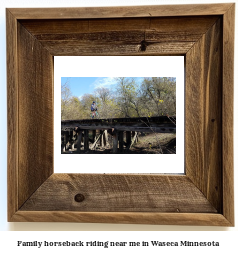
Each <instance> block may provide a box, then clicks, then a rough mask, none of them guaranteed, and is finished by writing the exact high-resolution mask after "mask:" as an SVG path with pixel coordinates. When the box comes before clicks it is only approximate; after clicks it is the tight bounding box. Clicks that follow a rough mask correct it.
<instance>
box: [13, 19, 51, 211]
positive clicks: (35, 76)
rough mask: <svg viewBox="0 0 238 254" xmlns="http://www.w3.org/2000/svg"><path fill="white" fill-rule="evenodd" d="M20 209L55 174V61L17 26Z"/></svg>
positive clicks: (19, 25)
mask: <svg viewBox="0 0 238 254" xmlns="http://www.w3.org/2000/svg"><path fill="white" fill-rule="evenodd" d="M18 49H19V50H18V57H19V58H18V59H19V65H18V66H19V74H18V78H19V104H18V105H19V109H18V113H19V116H20V118H19V133H18V134H19V136H18V142H19V158H18V163H19V169H18V176H19V179H18V189H19V193H18V206H19V207H20V206H21V205H22V204H23V203H24V202H25V201H26V200H27V199H28V198H29V197H30V196H31V195H32V193H33V192H35V191H36V189H37V188H38V187H39V186H40V185H41V184H42V183H43V182H44V181H45V180H46V179H47V178H48V177H49V176H50V175H51V174H52V173H53V58H52V56H51V55H50V54H49V53H48V51H47V50H46V49H44V48H42V46H41V44H40V43H39V42H38V41H37V40H36V39H35V38H34V37H33V36H31V34H29V33H28V31H26V29H25V28H24V27H23V26H22V25H21V24H19V23H18Z"/></svg>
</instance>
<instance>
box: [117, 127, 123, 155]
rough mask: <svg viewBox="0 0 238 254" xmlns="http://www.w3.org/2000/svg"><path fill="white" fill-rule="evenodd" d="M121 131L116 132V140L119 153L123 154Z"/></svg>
mask: <svg viewBox="0 0 238 254" xmlns="http://www.w3.org/2000/svg"><path fill="white" fill-rule="evenodd" d="M123 134H124V132H123V131H119V132H118V138H119V153H122V152H123Z"/></svg>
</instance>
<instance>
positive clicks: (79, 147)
mask: <svg viewBox="0 0 238 254" xmlns="http://www.w3.org/2000/svg"><path fill="white" fill-rule="evenodd" d="M81 142H82V131H81V130H79V131H78V140H77V152H78V153H80V149H81Z"/></svg>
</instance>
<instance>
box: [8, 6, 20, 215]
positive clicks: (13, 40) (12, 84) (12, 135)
mask: <svg viewBox="0 0 238 254" xmlns="http://www.w3.org/2000/svg"><path fill="white" fill-rule="evenodd" d="M6 32H7V127H8V129H7V140H8V144H7V167H8V172H7V181H8V185H7V186H8V191H7V192H8V220H10V218H11V217H12V215H13V214H14V213H15V212H16V211H17V210H18V208H19V207H18V113H17V112H18V73H17V71H18V64H17V61H18V58H17V20H16V19H15V18H14V16H12V14H11V13H10V12H9V11H8V10H7V11H6Z"/></svg>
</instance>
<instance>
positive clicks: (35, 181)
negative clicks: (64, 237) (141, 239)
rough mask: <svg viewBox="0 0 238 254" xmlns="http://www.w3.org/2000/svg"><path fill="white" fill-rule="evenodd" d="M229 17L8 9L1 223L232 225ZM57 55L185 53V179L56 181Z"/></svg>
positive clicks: (224, 9)
mask: <svg viewBox="0 0 238 254" xmlns="http://www.w3.org/2000/svg"><path fill="white" fill-rule="evenodd" d="M234 12H235V4H233V3H231V4H208V5H204V4H201V5H169V6H140V7H139V6H138V7H103V8H52V9H42V8H35V9H32V8H29V9H14V8H10V9H7V10H6V21H7V91H8V95H7V96H8V220H9V221H11V222H17V221H19V222H20V221H23V222H24V221H28V222H31V221H32V222H33V221H34V222H36V221H45V222H47V221H50V222H53V221H55V222H56V221H57V222H101V223H142V224H164V225H214V226H218V225H219V226H234V190H233V188H234V186H233V185H234V184H233V72H234V17H235V13H234ZM56 55H136V56H143V55H185V56H186V102H185V105H186V106H185V107H186V120H185V126H186V135H185V136H186V140H185V149H186V158H185V161H186V162H185V166H186V175H181V176H180V175H130V174H129V175H116V174H108V175H102V174H98V175H96V174H54V173H53V56H56ZM77 194H81V195H79V196H77ZM77 197H80V198H79V199H77ZM83 199H84V200H83ZM82 200H83V202H76V201H82Z"/></svg>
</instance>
